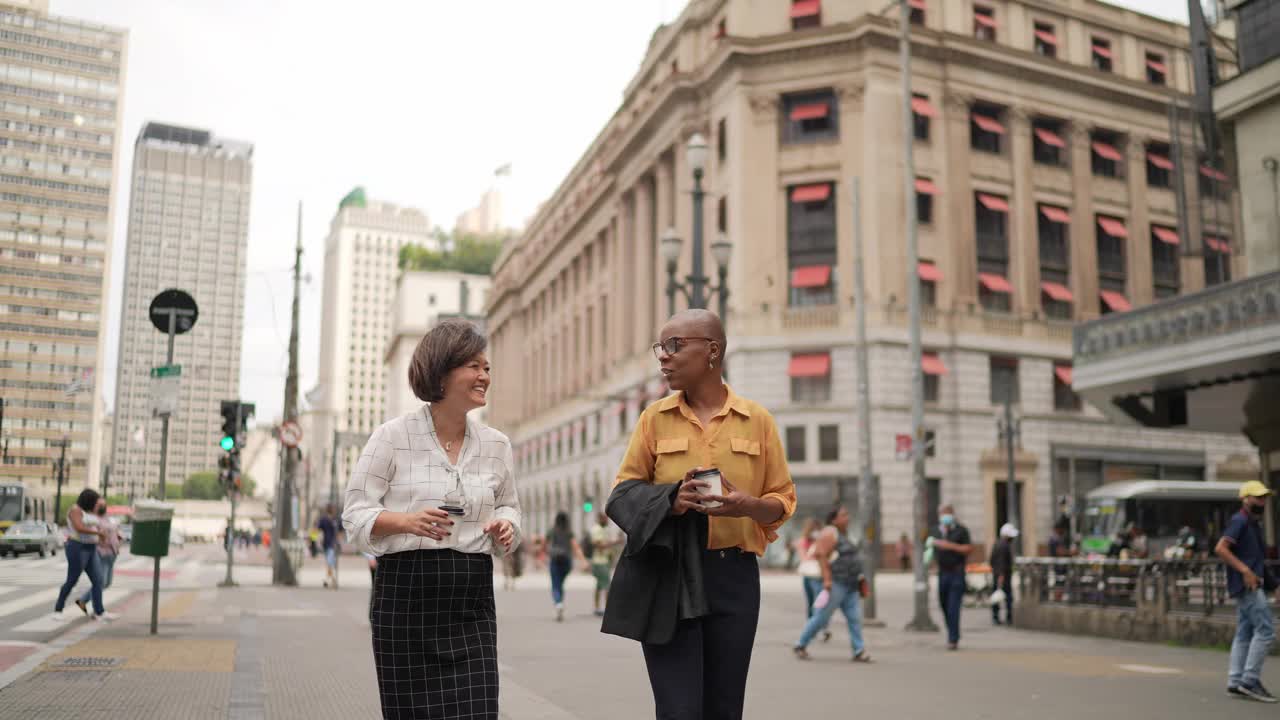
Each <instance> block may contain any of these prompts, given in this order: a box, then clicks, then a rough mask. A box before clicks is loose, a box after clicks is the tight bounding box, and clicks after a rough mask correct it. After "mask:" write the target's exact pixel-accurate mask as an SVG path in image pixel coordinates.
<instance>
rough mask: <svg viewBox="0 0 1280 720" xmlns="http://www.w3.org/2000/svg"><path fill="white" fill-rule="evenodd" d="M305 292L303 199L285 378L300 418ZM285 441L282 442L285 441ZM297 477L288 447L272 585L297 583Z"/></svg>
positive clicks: (292, 412)
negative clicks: (293, 556)
mask: <svg viewBox="0 0 1280 720" xmlns="http://www.w3.org/2000/svg"><path fill="white" fill-rule="evenodd" d="M301 293H302V202H301V201H299V202H298V238H297V244H296V246H295V248H294V260H293V327H292V329H291V330H290V331H289V376H288V377H287V378H286V379H285V381H284V420H285V422H290V421H292V422H295V423H296V422H297V421H298V315H299V304H300V297H301ZM282 444H283V443H282ZM297 479H298V450H297V448H289V447H285V453H284V479H283V482H281V483H280V485H281V488H280V489H281V493H280V494H279V495H277V496H276V508H275V509H276V532H275V543H274V545H273V548H274V551H273V553H272V555H273V562H272V570H273V571H272V574H271V584H272V585H297V584H298V577H297V574H296V569H295V568H294V567H293V564H292V561H291V560H290V558H289V555H288V553H286V547H288V545H289V544H291V543H287V541H290V540H293V539H294V534H295V531H296V528H295V527H294V522H293V521H294V518H293V496H294V488H295V487H296V485H297Z"/></svg>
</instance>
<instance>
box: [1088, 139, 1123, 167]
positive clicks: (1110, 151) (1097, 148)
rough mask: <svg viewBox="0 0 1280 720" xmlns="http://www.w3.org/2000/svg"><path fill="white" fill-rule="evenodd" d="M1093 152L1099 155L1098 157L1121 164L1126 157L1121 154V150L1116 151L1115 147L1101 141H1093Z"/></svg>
mask: <svg viewBox="0 0 1280 720" xmlns="http://www.w3.org/2000/svg"><path fill="white" fill-rule="evenodd" d="M1093 151H1094V152H1096V153H1098V155H1100V156H1102V157H1104V158H1106V159H1107V160H1115V161H1116V162H1120V161H1121V160H1123V159H1124V156H1123V155H1121V154H1120V151H1119V150H1117V149H1115V146H1113V145H1110V144H1108V143H1104V142H1102V141H1101V140H1094V141H1093Z"/></svg>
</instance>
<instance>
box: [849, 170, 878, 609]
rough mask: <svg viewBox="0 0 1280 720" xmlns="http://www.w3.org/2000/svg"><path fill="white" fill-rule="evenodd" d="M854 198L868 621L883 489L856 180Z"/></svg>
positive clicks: (861, 492)
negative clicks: (876, 455) (874, 460)
mask: <svg viewBox="0 0 1280 720" xmlns="http://www.w3.org/2000/svg"><path fill="white" fill-rule="evenodd" d="M850 192H852V194H853V305H854V312H855V317H856V318H857V332H858V337H857V341H858V349H857V360H858V457H859V459H860V460H861V461H862V474H861V476H860V477H859V479H858V514H859V515H860V517H859V519H858V520H859V525H861V527H862V532H863V543H862V567H863V569H864V570H865V572H866V575H867V584H868V585H869V586H870V590H871V592H870V593H869V594H868V595H867V601H866V606H865V608H866V618H867V620H870V621H874V620H876V567H877V566H879V564H880V545H881V542H880V535H881V531H880V488H879V482H878V481H877V480H876V477H875V473H874V472H873V470H872V465H871V382H870V379H871V378H870V374H871V369H870V361H869V360H868V359H867V352H868V350H867V289H866V285H865V283H864V281H863V276H862V270H863V267H862V213H861V208H862V205H861V196H860V194H859V193H860V192H861V185H860V183H859V182H858V178H857V177H854V178H853V181H852V182H851V183H850Z"/></svg>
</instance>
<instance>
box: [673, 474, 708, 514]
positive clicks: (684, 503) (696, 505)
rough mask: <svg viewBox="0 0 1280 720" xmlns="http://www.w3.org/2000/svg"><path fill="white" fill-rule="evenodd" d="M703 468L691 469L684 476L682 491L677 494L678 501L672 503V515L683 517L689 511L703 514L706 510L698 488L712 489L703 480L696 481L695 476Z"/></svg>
mask: <svg viewBox="0 0 1280 720" xmlns="http://www.w3.org/2000/svg"><path fill="white" fill-rule="evenodd" d="M701 469H702V468H700V467H696V468H692V469H690V470H689V471H688V472H686V473H685V474H684V480H683V481H681V483H680V490H679V491H678V492H677V493H676V499H675V500H673V501H672V502H671V514H672V515H683V514H685V513H686V512H688V511H689V510H691V509H692V510H695V511H697V512H703V511H704V510H706V508H704V507H703V506H702V494H701V493H699V492H698V488H709V487H711V486H710V485H708V484H707V483H704V482H702V481H701V480H694V479H693V474H694V473H696V472H698V471H699V470H701Z"/></svg>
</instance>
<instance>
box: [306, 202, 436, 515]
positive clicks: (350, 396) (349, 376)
mask: <svg viewBox="0 0 1280 720" xmlns="http://www.w3.org/2000/svg"><path fill="white" fill-rule="evenodd" d="M411 244H412V245H420V246H423V247H429V248H432V249H435V250H439V249H440V248H439V247H438V243H437V242H436V241H435V240H434V239H433V238H432V237H431V224H430V222H429V221H428V220H427V215H426V213H424V212H422V211H421V210H418V209H416V208H406V207H398V206H396V205H392V204H391V203H384V202H378V201H375V200H369V199H368V198H366V196H365V191H364V188H359V187H358V188H355V189H354V190H352V191H351V192H350V193H348V194H347V196H346V197H344V198H343V199H342V201H341V202H340V203H339V204H338V212H337V214H336V215H334V217H333V222H332V224H331V225H330V228H329V237H328V238H327V240H326V241H325V251H324V301H323V306H322V308H321V311H320V312H321V316H320V368H319V380H318V384H317V386H316V387H315V388H313V389H312V390H311V391H310V392H309V393H307V399H308V401H309V402H310V403H311V408H312V410H313V411H316V417H315V418H313V423H314V424H313V428H314V431H315V435H314V436H313V437H312V438H310V439H309V440H305V441H304V442H305V443H306V446H305V447H304V448H303V452H304V454H307V455H309V456H310V457H311V458H312V459H313V460H314V461H315V462H317V463H320V466H322V467H324V468H326V469H328V468H329V467H330V464H329V463H330V459H331V453H332V452H333V433H334V431H335V430H337V431H342V432H346V431H350V432H362V433H368V432H372V431H373V429H374V428H376V427H378V426H379V425H381V424H382V423H383V422H385V421H386V420H387V410H386V408H387V405H386V399H387V388H386V368H385V366H384V364H383V358H384V356H385V354H386V352H387V348H388V344H389V342H390V341H391V338H392V317H393V314H392V303H393V301H394V300H395V293H396V278H397V276H398V274H399V258H400V248H402V247H404V246H406V245H411ZM423 312H427V308H423ZM358 455H359V448H355V449H352V450H350V451H349V452H346V453H341V454H340V457H339V459H338V468H337V469H338V478H339V483H341V482H343V479H344V478H346V477H347V475H348V473H349V472H350V469H351V463H352V462H354V459H355V457H356V456H358ZM321 488H323V492H322V491H321ZM312 496H313V498H327V497H328V485H326V484H323V483H317V484H316V488H315V489H314V492H313V493H312Z"/></svg>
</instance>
